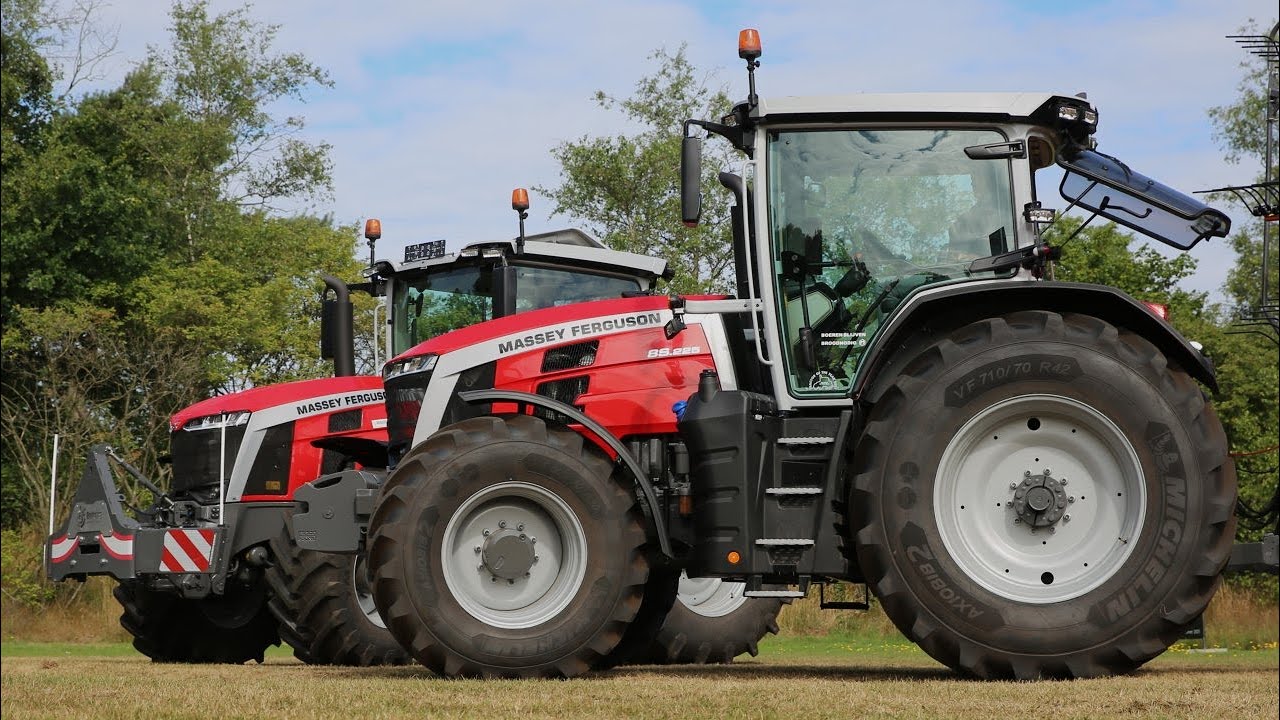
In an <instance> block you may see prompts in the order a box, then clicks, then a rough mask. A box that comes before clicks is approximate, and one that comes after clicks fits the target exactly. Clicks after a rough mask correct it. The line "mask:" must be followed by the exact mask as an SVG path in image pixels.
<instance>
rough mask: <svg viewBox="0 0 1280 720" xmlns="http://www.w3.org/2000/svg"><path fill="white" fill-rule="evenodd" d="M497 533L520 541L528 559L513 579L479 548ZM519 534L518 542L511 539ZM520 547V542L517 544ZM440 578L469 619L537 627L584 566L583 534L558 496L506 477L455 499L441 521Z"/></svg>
mask: <svg viewBox="0 0 1280 720" xmlns="http://www.w3.org/2000/svg"><path fill="white" fill-rule="evenodd" d="M498 533H502V536H503V537H504V538H506V540H507V541H508V542H509V543H511V544H515V543H517V542H520V543H524V542H526V540H527V542H528V547H529V548H530V551H531V554H532V557H533V558H535V559H534V560H533V562H532V564H530V565H528V567H527V572H522V573H519V575H518V576H517V577H506V576H505V575H503V574H502V573H503V572H504V571H505V570H506V569H507V568H504V567H502V566H500V565H498V563H494V562H493V560H492V559H490V560H488V562H489V563H492V564H493V565H494V566H497V567H496V571H495V567H494V566H491V565H489V564H486V557H487V552H488V550H487V548H489V547H492V546H491V545H486V543H487V542H492V541H491V538H492V537H494V536H496V535H497V534H498ZM519 538H524V539H519ZM522 547H523V545H522ZM440 561H441V567H442V568H443V569H444V580H445V584H446V585H447V586H448V588H449V591H450V592H451V593H452V594H453V598H454V599H455V600H456V601H457V602H458V604H459V605H461V606H462V609H463V610H465V611H467V613H468V614H470V615H471V616H472V617H474V618H476V619H477V620H480V621H482V622H484V623H486V624H488V625H492V626H494V627H499V628H507V629H518V628H530V627H535V626H537V625H540V624H542V623H544V622H546V621H548V620H550V619H551V618H553V617H555V616H556V615H557V614H559V613H560V612H561V611H562V610H564V609H565V607H567V606H568V605H569V603H570V602H571V601H572V600H573V598H574V596H575V595H577V593H578V589H579V588H580V587H581V585H582V581H583V578H584V577H585V576H586V571H587V537H586V534H585V533H584V532H583V530H582V524H581V523H580V522H579V521H578V518H577V516H576V515H574V513H573V511H572V510H571V509H570V508H569V505H568V504H567V503H565V501H564V500H562V499H561V498H560V497H559V496H558V495H556V494H555V493H553V492H551V491H550V490H547V489H546V488H543V487H540V486H538V485H532V484H530V483H526V482H516V481H508V482H504V483H498V484H496V485H492V486H490V487H487V488H485V489H483V490H481V491H480V492H477V493H475V494H474V495H472V496H471V497H469V498H467V500H466V501H465V502H463V503H462V505H461V507H459V508H458V511H457V512H455V513H454V514H453V517H451V518H450V519H449V523H448V524H447V525H446V526H445V529H444V537H443V544H442V546H441V557H440Z"/></svg>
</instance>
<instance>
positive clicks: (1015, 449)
mask: <svg viewBox="0 0 1280 720" xmlns="http://www.w3.org/2000/svg"><path fill="white" fill-rule="evenodd" d="M1046 470H1047V471H1048V473H1049V475H1048V477H1049V478H1051V479H1052V480H1053V482H1050V483H1043V481H1041V480H1040V478H1042V477H1044V475H1043V474H1044V473H1045V471H1046ZM1027 473H1030V477H1028V475H1027ZM1061 481H1065V482H1061ZM1037 482H1041V483H1043V484H1044V485H1045V487H1046V490H1050V491H1052V492H1051V495H1052V497H1053V498H1054V500H1053V503H1052V506H1051V507H1050V508H1049V509H1048V510H1046V511H1045V513H1042V514H1039V515H1032V514H1031V513H1032V510H1027V509H1026V505H1025V498H1026V494H1025V492H1024V495H1023V500H1022V501H1021V502H1022V503H1023V504H1022V506H1021V509H1020V507H1019V506H1016V505H1015V499H1016V493H1017V491H1018V489H1022V490H1024V491H1025V490H1026V489H1027V485H1026V484H1025V483H1032V484H1035V483H1037ZM1053 483H1058V484H1057V485H1054V484H1053ZM1011 486H1017V487H1011ZM1058 491H1060V492H1058ZM1037 492H1040V491H1037ZM1040 496H1041V499H1043V498H1045V497H1047V496H1046V495H1045V494H1044V493H1043V492H1041V493H1040ZM1063 496H1065V497H1063ZM1057 498H1062V499H1065V501H1066V502H1065V505H1064V506H1063V507H1062V508H1057V505H1058V503H1057ZM933 501H934V518H935V520H936V521H937V526H938V530H939V533H940V534H941V536H942V542H943V544H944V545H945V546H946V548H947V551H948V552H949V553H950V557H951V558H952V560H954V561H955V563H956V565H958V566H959V568H960V570H961V571H963V572H964V573H965V574H966V575H967V576H968V577H969V578H971V579H972V580H973V581H974V582H976V583H978V584H979V585H981V586H982V587H984V588H986V589H987V590H989V591H991V592H993V593H995V594H996V595H999V596H1001V597H1004V598H1008V599H1010V600H1015V601H1019V602H1025V603H1036V604H1046V603H1054V602H1061V601H1064V600H1069V599H1071V598H1074V597H1079V596H1080V595H1083V594H1085V593H1087V592H1089V591H1090V590H1093V589H1094V588H1096V587H1098V586H1099V585H1101V584H1102V583H1104V582H1106V581H1107V580H1108V579H1109V578H1111V577H1112V576H1113V575H1115V573H1116V572H1117V571H1118V570H1119V569H1120V568H1121V567H1122V566H1123V565H1124V563H1125V561H1126V560H1127V559H1128V558H1129V554H1130V553H1131V552H1132V550H1133V544H1134V543H1133V540H1134V538H1136V537H1138V535H1139V534H1140V533H1141V532H1142V523H1143V517H1144V515H1145V514H1146V507H1147V492H1146V485H1145V483H1144V478H1143V472H1142V465H1141V463H1140V461H1139V460H1138V455H1137V453H1136V452H1134V449H1133V446H1132V445H1131V444H1130V442H1129V440H1128V439H1127V438H1126V437H1125V435H1124V433H1122V432H1121V431H1120V428H1118V427H1116V425H1115V423H1113V422H1111V420H1109V419H1108V418H1106V417H1104V416H1103V415H1101V414H1100V413H1098V412H1097V411H1096V410H1094V409H1093V408H1091V407H1089V406H1088V405H1085V404H1083V403H1081V402H1078V401H1076V400H1072V399H1070V398H1066V397H1060V396H1057V395H1024V396H1020V397H1015V398H1010V399H1008V400H1004V401H1002V402H999V403H996V404H995V405H992V406H990V407H988V408H986V409H985V410H983V411H982V412H980V413H978V414H977V415H975V416H974V417H973V418H971V419H970V420H969V421H968V422H966V423H965V424H964V426H963V427H961V428H960V430H959V431H958V432H957V433H956V434H955V436H954V437H953V438H952V439H951V442H950V443H948V444H947V447H946V449H945V450H944V451H943V453H942V459H941V460H940V461H939V463H938V472H937V477H936V478H935V482H934V494H933ZM1038 504H1042V503H1038ZM1053 512H1061V515H1060V517H1059V518H1058V519H1057V520H1056V521H1054V522H1052V523H1051V524H1050V525H1048V526H1047V527H1045V526H1041V527H1034V528H1033V527H1032V525H1033V524H1034V523H1036V522H1047V521H1048V519H1049V518H1051V517H1052V515H1051V513H1053ZM1046 513H1047V514H1046Z"/></svg>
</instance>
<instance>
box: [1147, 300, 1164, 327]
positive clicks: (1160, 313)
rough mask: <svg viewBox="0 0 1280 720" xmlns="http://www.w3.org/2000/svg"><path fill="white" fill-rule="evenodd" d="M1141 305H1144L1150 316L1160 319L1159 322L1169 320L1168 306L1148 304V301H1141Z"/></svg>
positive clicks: (1156, 303)
mask: <svg viewBox="0 0 1280 720" xmlns="http://www.w3.org/2000/svg"><path fill="white" fill-rule="evenodd" d="M1142 304H1143V305H1146V306H1147V309H1148V310H1150V311H1151V312H1152V314H1154V315H1155V316H1156V317H1158V318H1160V319H1161V320H1164V321H1166V322H1167V321H1168V320H1169V306H1168V305H1165V304H1164V303H1158V302H1150V301H1148V300H1143V301H1142Z"/></svg>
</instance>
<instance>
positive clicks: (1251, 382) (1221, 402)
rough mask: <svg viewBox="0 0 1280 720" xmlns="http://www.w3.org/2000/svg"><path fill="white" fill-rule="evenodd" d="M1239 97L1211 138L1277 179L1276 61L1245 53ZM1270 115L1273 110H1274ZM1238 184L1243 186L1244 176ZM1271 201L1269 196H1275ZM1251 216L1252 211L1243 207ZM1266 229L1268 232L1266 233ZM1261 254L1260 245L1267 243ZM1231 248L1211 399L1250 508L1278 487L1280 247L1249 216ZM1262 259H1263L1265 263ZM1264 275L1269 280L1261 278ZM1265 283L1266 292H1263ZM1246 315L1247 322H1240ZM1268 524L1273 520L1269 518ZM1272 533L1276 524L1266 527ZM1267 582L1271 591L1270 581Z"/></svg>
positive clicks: (1252, 535) (1245, 532)
mask: <svg viewBox="0 0 1280 720" xmlns="http://www.w3.org/2000/svg"><path fill="white" fill-rule="evenodd" d="M1270 28H1271V30H1270V36H1271V38H1272V42H1275V40H1276V39H1277V36H1276V33H1277V25H1276V22H1275V20H1274V19H1272V21H1271V23H1270ZM1238 34H1240V35H1260V34H1262V33H1261V32H1259V28H1258V26H1257V25H1256V24H1255V23H1254V22H1252V21H1250V23H1248V24H1247V25H1245V26H1244V27H1242V28H1241V29H1240V30H1239V33H1238ZM1241 68H1242V70H1243V73H1242V76H1241V80H1240V84H1239V86H1238V90H1239V95H1238V96H1237V98H1236V100H1235V102H1233V103H1231V104H1229V105H1223V106H1219V107H1214V108H1211V109H1210V110H1209V118H1210V120H1211V121H1212V122H1213V126H1214V136H1215V138H1216V139H1217V141H1218V142H1219V144H1220V145H1221V146H1222V148H1223V151H1224V153H1225V157H1226V159H1227V161H1228V162H1231V163H1239V162H1241V161H1242V160H1245V159H1258V160H1262V164H1263V167H1262V173H1261V177H1257V178H1254V179H1253V180H1254V181H1263V180H1267V179H1269V180H1276V179H1277V178H1280V164H1277V163H1280V158H1278V157H1277V156H1276V155H1275V154H1274V151H1273V153H1272V154H1271V159H1272V161H1273V164H1272V165H1271V166H1270V167H1266V166H1265V163H1266V158H1267V152H1266V150H1267V134H1268V132H1270V133H1274V132H1275V130H1276V128H1275V126H1274V125H1272V126H1271V127H1270V128H1269V129H1268V125H1267V103H1268V102H1270V103H1271V104H1272V110H1273V112H1274V109H1275V102H1276V101H1275V99H1274V98H1271V99H1269V98H1268V96H1267V93H1268V88H1271V89H1274V88H1275V87H1276V83H1277V81H1278V79H1277V73H1278V72H1280V70H1278V69H1277V63H1276V62H1275V60H1274V59H1272V60H1271V61H1270V62H1268V61H1267V60H1265V59H1263V58H1261V57H1259V56H1256V55H1253V54H1251V53H1246V54H1245V59H1244V61H1243V62H1242V63H1241ZM1273 117H1274V115H1273ZM1239 184H1242V185H1244V184H1249V181H1248V180H1242V181H1241V182H1240V183H1239ZM1271 197H1272V200H1273V201H1274V198H1275V195H1274V194H1273V195H1272V196H1271ZM1219 199H1221V200H1223V201H1230V202H1238V201H1239V198H1237V197H1236V196H1234V195H1230V194H1224V195H1223V196H1222V197H1221V198H1219ZM1245 209H1246V210H1248V211H1250V212H1251V213H1254V214H1255V215H1256V214H1257V210H1258V209H1257V208H1254V207H1247V206H1246V207H1245ZM1268 233H1269V235H1270V237H1269V238H1268ZM1268 244H1269V247H1267V248H1266V252H1264V246H1266V245H1268ZM1231 246H1232V249H1233V250H1234V251H1235V253H1236V263H1235V266H1234V267H1233V268H1232V269H1231V271H1230V273H1229V274H1228V276H1227V282H1226V285H1225V287H1224V290H1225V291H1226V293H1227V296H1228V297H1229V298H1230V299H1231V301H1232V302H1233V303H1234V308H1233V310H1232V312H1231V313H1230V317H1229V321H1235V322H1229V324H1227V325H1226V326H1225V327H1224V328H1223V331H1222V336H1221V339H1220V350H1219V351H1218V352H1217V353H1216V357H1217V359H1218V378H1219V382H1220V384H1221V385H1222V392H1221V393H1220V396H1219V397H1218V398H1217V402H1216V405H1217V408H1218V411H1219V414H1220V415H1221V417H1222V420H1223V424H1224V425H1226V427H1227V434H1228V436H1229V437H1230V439H1231V446H1232V450H1233V451H1235V452H1236V453H1237V457H1236V469H1237V471H1238V473H1239V477H1240V498H1241V500H1242V501H1243V502H1244V503H1246V504H1248V505H1250V506H1251V507H1254V508H1258V507H1261V506H1263V505H1265V504H1266V502H1267V501H1268V500H1269V499H1271V498H1272V497H1273V495H1274V493H1275V492H1276V484H1277V475H1276V468H1277V466H1280V453H1277V451H1276V437H1277V436H1278V435H1280V417H1278V415H1280V389H1278V388H1280V377H1278V375H1280V370H1278V368H1280V353H1278V351H1277V345H1276V341H1277V338H1280V324H1278V321H1277V313H1276V302H1277V298H1278V297H1280V257H1278V255H1280V252H1278V251H1280V247H1277V245H1276V230H1275V225H1274V223H1272V224H1271V227H1270V228H1268V227H1267V226H1266V225H1265V224H1264V221H1263V220H1261V219H1260V218H1259V219H1254V220H1252V221H1250V222H1247V223H1245V224H1244V225H1243V227H1241V228H1239V229H1238V230H1237V232H1236V234H1234V235H1233V236H1232V237H1231ZM1264 256H1265V257H1266V259H1267V262H1266V264H1265V265H1264ZM1264 273H1265V274H1266V279H1267V282H1266V283H1265V284H1264V283H1263V277H1264ZM1264 288H1265V293H1264ZM1241 320H1247V321H1248V322H1249V323H1250V324H1241V323H1240V321H1241ZM1273 522H1274V521H1273ZM1269 529H1270V530H1271V531H1272V532H1274V530H1275V528H1274V526H1272V527H1271V528H1269ZM1260 533H1261V529H1259V528H1248V527H1245V526H1243V525H1242V527H1241V532H1240V536H1241V537H1242V538H1243V539H1250V540H1254V539H1257V536H1258V535H1259V534H1260ZM1268 586H1269V587H1270V588H1271V589H1272V590H1271V591H1272V592H1273V593H1274V591H1275V587H1276V585H1275V583H1274V580H1270V581H1268Z"/></svg>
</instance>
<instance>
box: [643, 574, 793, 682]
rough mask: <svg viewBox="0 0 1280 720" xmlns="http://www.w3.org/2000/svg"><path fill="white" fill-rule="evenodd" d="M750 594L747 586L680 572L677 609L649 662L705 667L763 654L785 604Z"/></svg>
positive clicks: (654, 644)
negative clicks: (764, 640)
mask: <svg viewBox="0 0 1280 720" xmlns="http://www.w3.org/2000/svg"><path fill="white" fill-rule="evenodd" d="M746 589H747V586H746V584H745V583H739V582H727V581H724V580H720V579H719V578H690V577H688V576H687V575H685V574H684V573H680V585H679V594H678V595H677V598H676V603H675V606H674V607H672V608H671V612H669V613H668V614H667V618H666V622H665V623H663V625H662V628H661V629H660V630H659V631H658V634H657V635H656V636H655V637H654V639H653V642H652V645H651V647H650V650H649V655H648V659H649V662H652V663H655V664H658V665H669V664H695V665H705V664H709V663H729V662H733V659H734V658H735V657H738V656H739V655H742V654H744V653H745V654H748V655H751V656H752V657H755V656H756V655H758V654H759V653H760V648H759V642H760V639H761V638H763V637H764V636H765V634H766V633H774V634H777V632H778V613H779V612H781V611H782V600H780V599H777V598H749V597H747V596H746V594H745V593H746Z"/></svg>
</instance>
